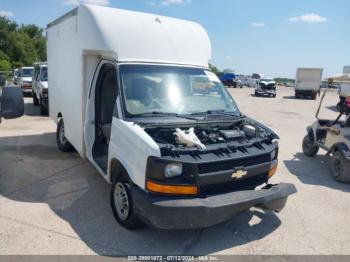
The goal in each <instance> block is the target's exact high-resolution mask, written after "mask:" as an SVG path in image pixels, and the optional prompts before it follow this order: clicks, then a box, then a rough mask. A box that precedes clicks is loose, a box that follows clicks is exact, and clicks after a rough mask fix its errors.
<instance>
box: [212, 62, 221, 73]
mask: <svg viewBox="0 0 350 262" xmlns="http://www.w3.org/2000/svg"><path fill="white" fill-rule="evenodd" d="M209 68H210V70H211V71H212V72H213V73H214V74H216V75H221V74H222V72H221V71H220V69H219V68H217V67H216V66H215V65H213V64H210V63H209Z"/></svg>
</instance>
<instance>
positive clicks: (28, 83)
mask: <svg viewBox="0 0 350 262" xmlns="http://www.w3.org/2000/svg"><path fill="white" fill-rule="evenodd" d="M33 70H34V68H33V67H21V68H20V69H19V73H18V78H17V84H18V85H19V86H20V87H21V89H22V91H23V93H24V94H32V82H33Z"/></svg>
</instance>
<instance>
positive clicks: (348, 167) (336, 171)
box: [331, 151, 350, 183]
mask: <svg viewBox="0 0 350 262" xmlns="http://www.w3.org/2000/svg"><path fill="white" fill-rule="evenodd" d="M331 171H332V175H333V177H334V179H335V180H337V181H338V182H343V183H350V161H349V160H348V159H346V158H345V157H344V156H343V154H342V153H341V152H339V151H337V152H335V153H334V154H333V156H332V159H331Z"/></svg>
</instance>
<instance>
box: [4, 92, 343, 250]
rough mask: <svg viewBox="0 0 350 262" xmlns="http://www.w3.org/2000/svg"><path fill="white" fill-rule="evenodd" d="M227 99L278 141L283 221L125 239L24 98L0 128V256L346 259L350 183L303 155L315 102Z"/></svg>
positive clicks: (89, 172) (102, 190) (90, 176)
mask: <svg viewBox="0 0 350 262" xmlns="http://www.w3.org/2000/svg"><path fill="white" fill-rule="evenodd" d="M230 92H231V94H232V95H233V97H234V98H235V100H236V102H237V104H238V105H239V107H240V109H241V111H242V112H243V113H244V114H246V115H248V116H250V117H253V118H255V119H257V120H259V121H261V122H262V123H264V124H266V125H268V126H270V127H271V128H273V129H274V130H275V131H276V132H277V133H278V134H279V135H280V137H281V141H280V157H279V161H280V164H279V168H278V174H277V175H276V176H275V177H274V178H273V182H275V183H278V182H288V183H294V184H295V185H296V187H297V189H298V193H297V194H295V195H293V196H291V197H290V199H289V201H288V203H287V206H286V208H285V209H284V210H283V211H282V212H281V213H279V214H275V213H273V212H264V211H261V210H258V209H252V210H250V211H247V212H244V213H243V214H241V215H240V216H238V217H236V218H234V219H232V220H231V221H228V222H226V223H224V224H221V225H217V226H214V227H211V228H208V229H202V230H187V231H161V230H155V229H152V228H145V229H142V230H139V231H134V232H130V231H128V230H126V229H124V228H122V227H121V226H119V225H118V224H117V223H116V222H115V220H114V218H113V215H112V211H111V208H110V204H109V193H110V192H109V191H110V186H109V185H108V184H107V183H106V182H105V181H104V179H103V178H102V177H101V176H100V175H99V174H98V173H97V171H96V170H95V169H94V168H93V167H92V166H91V165H90V164H89V163H88V162H87V161H85V160H83V159H81V158H80V157H79V155H78V154H76V153H71V154H65V153H62V152H60V151H59V150H58V149H57V147H56V142H55V130H56V127H55V125H54V123H53V121H52V120H50V119H49V118H48V117H43V116H40V112H39V108H38V107H34V106H33V104H32V99H31V98H26V99H25V116H23V117H22V118H20V119H15V120H5V121H3V122H2V123H1V124H0V254H2V255H6V254H9V255H11V254H17V255H18V254H49V255H55V254H57V255H67V254H68V255H74V254H100V255H130V254H143V255H144V254H150V255H156V254H163V255H164V254H167V255H169V254H176V255H181V254H182V255H186V254H200V255H207V254H235V255H237V254H267V255H273V254H350V219H349V218H350V205H349V204H348V203H349V202H350V194H349V191H350V185H347V184H340V183H338V182H336V181H334V180H333V178H332V176H331V172H330V165H329V157H327V156H325V155H324V152H322V151H320V153H319V155H318V156H316V157H315V158H308V157H305V156H304V155H303V154H302V152H301V142H302V139H303V137H304V136H305V135H306V127H307V126H308V125H310V124H311V123H312V122H313V121H314V120H315V117H314V116H315V112H316V109H317V106H318V101H319V98H318V100H317V101H313V100H304V99H298V100H296V99H295V98H294V97H293V94H294V93H293V89H292V88H287V87H279V88H278V96H277V98H263V97H254V96H253V95H252V94H253V90H252V89H249V88H243V89H230ZM337 100H338V96H337V94H336V92H335V91H332V92H330V93H329V95H328V96H327V100H326V101H325V104H324V106H323V108H322V111H321V115H323V116H324V117H325V118H331V119H335V118H336V116H337V113H336V112H335V108H334V106H335V105H336V103H337Z"/></svg>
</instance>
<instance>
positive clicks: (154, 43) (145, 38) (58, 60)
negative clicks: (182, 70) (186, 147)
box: [47, 5, 211, 157]
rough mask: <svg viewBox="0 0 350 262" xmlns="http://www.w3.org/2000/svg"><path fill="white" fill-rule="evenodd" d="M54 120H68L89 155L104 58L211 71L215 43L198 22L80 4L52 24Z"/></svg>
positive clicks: (81, 149) (74, 138) (72, 136)
mask: <svg viewBox="0 0 350 262" xmlns="http://www.w3.org/2000/svg"><path fill="white" fill-rule="evenodd" d="M47 37H48V67H49V68H50V74H49V86H50V92H49V100H50V116H51V117H52V119H53V120H54V121H57V118H58V116H59V114H61V115H62V116H63V117H64V121H65V126H67V127H70V128H67V129H66V130H65V135H66V137H67V139H68V140H69V141H70V142H71V143H72V144H73V146H74V147H75V149H76V150H77V151H78V152H79V153H80V155H82V156H83V157H85V149H84V135H83V127H84V121H85V120H84V115H85V110H86V101H87V96H88V93H89V88H90V84H91V81H92V78H93V75H94V71H95V69H96V66H97V65H98V62H99V60H100V58H101V57H107V58H110V59H113V60H115V61H117V62H118V63H119V62H140V63H143V62H146V63H163V64H176V65H190V66H196V67H205V68H208V61H209V59H210V57H211V45H210V40H209V37H208V35H207V33H206V31H205V30H204V29H203V27H202V26H200V25H199V24H197V23H194V22H189V21H184V20H179V19H174V18H169V17H163V16H157V15H152V14H145V13H139V12H132V11H126V10H120V9H114V8H108V7H101V6H91V5H81V6H79V7H78V8H76V9H74V10H73V11H71V12H70V13H68V14H66V15H65V16H63V17H61V18H59V19H57V20H56V21H54V22H52V23H51V24H49V25H48V28H47Z"/></svg>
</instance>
